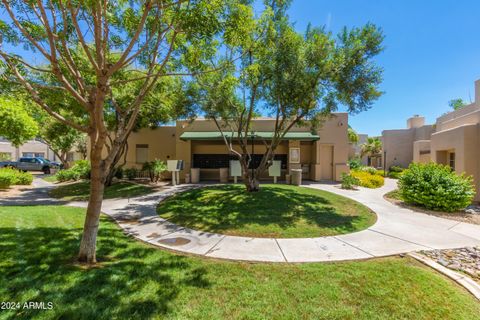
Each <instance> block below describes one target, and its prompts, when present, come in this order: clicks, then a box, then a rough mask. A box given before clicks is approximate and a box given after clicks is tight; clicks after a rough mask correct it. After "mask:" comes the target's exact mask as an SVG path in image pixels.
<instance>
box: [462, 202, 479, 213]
mask: <svg viewBox="0 0 480 320" xmlns="http://www.w3.org/2000/svg"><path fill="white" fill-rule="evenodd" d="M465 212H466V213H469V214H480V206H478V205H474V204H472V205H470V206H468V207H466V208H465Z"/></svg>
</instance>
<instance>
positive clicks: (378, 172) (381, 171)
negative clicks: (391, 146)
mask: <svg viewBox="0 0 480 320" xmlns="http://www.w3.org/2000/svg"><path fill="white" fill-rule="evenodd" d="M375 174H376V175H377V176H382V177H385V170H377V172H375Z"/></svg>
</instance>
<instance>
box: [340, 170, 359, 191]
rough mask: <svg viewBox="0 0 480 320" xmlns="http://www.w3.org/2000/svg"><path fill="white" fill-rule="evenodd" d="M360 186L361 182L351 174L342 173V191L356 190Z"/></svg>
mask: <svg viewBox="0 0 480 320" xmlns="http://www.w3.org/2000/svg"><path fill="white" fill-rule="evenodd" d="M359 184H360V181H359V180H358V179H357V178H355V177H354V176H352V175H351V174H347V173H342V189H349V190H351V189H355V187H356V186H358V185H359Z"/></svg>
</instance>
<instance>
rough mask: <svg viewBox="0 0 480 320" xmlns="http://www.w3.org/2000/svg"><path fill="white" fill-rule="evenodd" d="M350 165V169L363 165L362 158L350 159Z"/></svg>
mask: <svg viewBox="0 0 480 320" xmlns="http://www.w3.org/2000/svg"><path fill="white" fill-rule="evenodd" d="M348 166H349V167H350V170H355V169H358V168H360V167H362V166H363V165H362V160H361V159H359V158H352V159H350V160H348Z"/></svg>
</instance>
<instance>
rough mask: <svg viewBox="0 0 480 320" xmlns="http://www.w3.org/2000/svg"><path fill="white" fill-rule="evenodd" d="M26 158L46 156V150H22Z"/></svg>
mask: <svg viewBox="0 0 480 320" xmlns="http://www.w3.org/2000/svg"><path fill="white" fill-rule="evenodd" d="M22 157H24V158H45V153H44V152H22Z"/></svg>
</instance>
